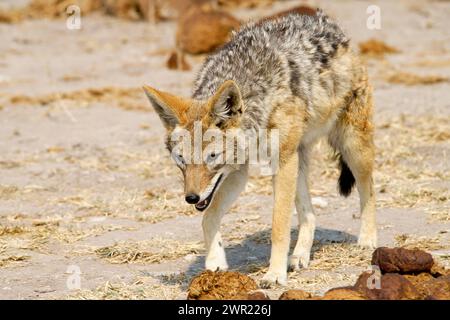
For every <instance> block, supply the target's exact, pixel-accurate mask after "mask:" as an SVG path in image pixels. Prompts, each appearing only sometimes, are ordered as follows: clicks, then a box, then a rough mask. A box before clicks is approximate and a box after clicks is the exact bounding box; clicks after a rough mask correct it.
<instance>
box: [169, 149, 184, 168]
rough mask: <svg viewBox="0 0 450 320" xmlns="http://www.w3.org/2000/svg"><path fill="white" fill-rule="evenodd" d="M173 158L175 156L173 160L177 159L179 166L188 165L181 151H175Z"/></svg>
mask: <svg viewBox="0 0 450 320" xmlns="http://www.w3.org/2000/svg"><path fill="white" fill-rule="evenodd" d="M172 158H173V160H175V162H176V163H177V165H179V166H185V165H186V161H185V160H184V158H183V155H182V154H181V153H177V152H173V153H172Z"/></svg>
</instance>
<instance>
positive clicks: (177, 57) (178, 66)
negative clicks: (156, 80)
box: [166, 50, 192, 71]
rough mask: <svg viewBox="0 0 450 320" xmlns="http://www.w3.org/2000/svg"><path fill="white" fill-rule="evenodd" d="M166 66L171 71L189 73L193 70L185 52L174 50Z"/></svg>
mask: <svg viewBox="0 0 450 320" xmlns="http://www.w3.org/2000/svg"><path fill="white" fill-rule="evenodd" d="M166 65H167V68H169V69H170V70H182V71H189V70H191V69H192V67H191V66H190V64H189V63H188V62H187V61H186V57H185V55H184V54H183V52H179V51H177V50H174V51H172V52H171V53H170V55H169V59H167V62H166Z"/></svg>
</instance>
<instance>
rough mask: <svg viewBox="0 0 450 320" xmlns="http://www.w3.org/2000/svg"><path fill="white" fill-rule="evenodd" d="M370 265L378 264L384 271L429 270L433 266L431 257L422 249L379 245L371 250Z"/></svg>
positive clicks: (413, 271)
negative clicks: (392, 247)
mask: <svg viewBox="0 0 450 320" xmlns="http://www.w3.org/2000/svg"><path fill="white" fill-rule="evenodd" d="M372 265H377V266H379V267H380V269H381V271H382V272H386V273H420V272H429V271H430V270H431V268H432V267H433V257H432V256H431V254H429V253H427V252H425V251H422V250H408V249H405V248H394V249H390V248H386V247H381V248H378V249H376V250H375V251H374V252H373V254H372Z"/></svg>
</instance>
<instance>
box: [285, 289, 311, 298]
mask: <svg viewBox="0 0 450 320" xmlns="http://www.w3.org/2000/svg"><path fill="white" fill-rule="evenodd" d="M308 298H311V294H310V293H309V292H306V291H303V290H288V291H285V292H283V293H282V294H281V296H280V298H279V300H306V299H308Z"/></svg>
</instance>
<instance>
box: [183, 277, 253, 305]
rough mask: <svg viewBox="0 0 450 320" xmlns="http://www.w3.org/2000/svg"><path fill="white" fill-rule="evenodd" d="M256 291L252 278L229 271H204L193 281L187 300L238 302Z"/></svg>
mask: <svg viewBox="0 0 450 320" xmlns="http://www.w3.org/2000/svg"><path fill="white" fill-rule="evenodd" d="M256 289H258V286H257V284H256V282H255V280H253V279H252V278H250V277H248V276H246V275H244V274H242V273H239V272H231V271H225V272H223V271H219V272H212V271H209V270H208V271H204V272H202V273H201V274H199V275H198V276H196V277H195V278H194V279H192V281H191V284H190V285H189V289H188V299H189V300H240V299H246V298H247V297H248V294H249V293H250V292H251V291H254V290H256Z"/></svg>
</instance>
